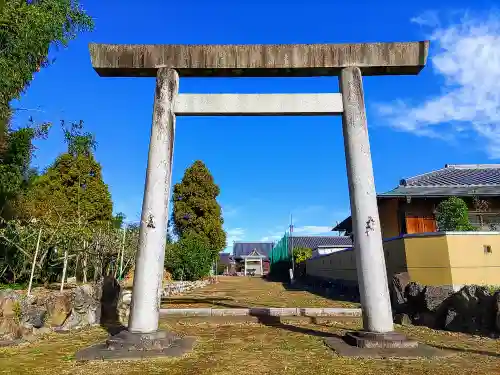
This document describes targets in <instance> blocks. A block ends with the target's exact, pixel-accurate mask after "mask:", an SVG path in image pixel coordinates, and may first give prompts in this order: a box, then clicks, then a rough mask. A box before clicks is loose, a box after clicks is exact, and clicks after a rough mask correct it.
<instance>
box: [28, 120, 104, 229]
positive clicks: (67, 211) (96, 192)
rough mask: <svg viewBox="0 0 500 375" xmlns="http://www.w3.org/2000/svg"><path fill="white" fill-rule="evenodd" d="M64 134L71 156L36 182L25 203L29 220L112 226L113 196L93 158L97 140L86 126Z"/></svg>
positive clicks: (64, 156) (61, 157) (76, 126)
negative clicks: (87, 130)
mask: <svg viewBox="0 0 500 375" xmlns="http://www.w3.org/2000/svg"><path fill="white" fill-rule="evenodd" d="M63 125H64V124H63ZM64 133H65V139H66V142H67V144H68V152H66V153H64V154H62V155H59V156H58V157H57V158H56V160H55V162H54V163H53V164H52V165H51V166H50V167H49V168H48V169H47V171H46V172H45V173H44V174H42V175H41V176H39V177H37V178H36V179H35V180H34V182H33V186H32V188H31V189H30V190H29V191H28V193H27V194H26V195H25V199H24V201H23V206H24V207H25V208H26V212H27V213H28V216H30V217H42V216H44V217H47V216H48V217H50V218H51V219H52V220H53V221H58V220H59V219H60V218H64V220H65V221H74V222H75V223H79V224H85V223H98V222H101V223H102V222H112V219H113V216H112V209H113V204H112V201H111V194H110V193H109V189H108V186H107V185H106V184H105V183H104V181H103V179H102V172H101V165H100V164H99V163H98V162H97V161H96V160H95V158H94V155H93V151H94V150H95V148H96V142H95V139H94V136H93V135H92V134H90V133H87V132H84V131H83V123H82V122H79V123H76V124H71V125H70V126H69V127H67V128H64Z"/></svg>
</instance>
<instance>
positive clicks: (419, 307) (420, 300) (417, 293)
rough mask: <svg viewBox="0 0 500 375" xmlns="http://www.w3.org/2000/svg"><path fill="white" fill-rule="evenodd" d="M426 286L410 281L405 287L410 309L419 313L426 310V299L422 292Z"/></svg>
mask: <svg viewBox="0 0 500 375" xmlns="http://www.w3.org/2000/svg"><path fill="white" fill-rule="evenodd" d="M423 289H424V287H423V286H422V285H420V284H418V283H415V282H410V283H409V284H408V285H407V286H406V288H405V294H404V295H405V298H406V305H407V308H408V309H409V311H411V312H414V313H417V312H421V311H424V310H425V300H424V295H423V293H422V291H423Z"/></svg>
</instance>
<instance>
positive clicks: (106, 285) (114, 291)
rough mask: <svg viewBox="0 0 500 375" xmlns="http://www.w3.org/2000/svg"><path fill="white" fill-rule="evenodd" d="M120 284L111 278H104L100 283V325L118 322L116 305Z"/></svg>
mask: <svg viewBox="0 0 500 375" xmlns="http://www.w3.org/2000/svg"><path fill="white" fill-rule="evenodd" d="M119 298H120V284H119V283H118V281H117V280H116V279H115V278H113V277H105V278H104V279H103V281H102V293H101V299H100V303H101V324H117V323H118V322H119V316H118V303H119Z"/></svg>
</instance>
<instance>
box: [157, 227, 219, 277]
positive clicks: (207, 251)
mask: <svg viewBox="0 0 500 375" xmlns="http://www.w3.org/2000/svg"><path fill="white" fill-rule="evenodd" d="M213 254H214V251H213V250H212V249H211V248H210V245H209V242H208V240H207V239H206V238H205V237H203V236H201V235H197V234H188V235H185V236H184V237H182V238H181V239H180V240H179V241H178V242H176V243H174V244H170V245H167V251H166V252H165V269H166V270H167V271H168V272H170V273H171V274H172V277H173V278H174V280H186V281H195V280H200V279H202V278H203V277H205V276H208V275H209V273H210V270H211V268H212V265H213V262H214V259H213Z"/></svg>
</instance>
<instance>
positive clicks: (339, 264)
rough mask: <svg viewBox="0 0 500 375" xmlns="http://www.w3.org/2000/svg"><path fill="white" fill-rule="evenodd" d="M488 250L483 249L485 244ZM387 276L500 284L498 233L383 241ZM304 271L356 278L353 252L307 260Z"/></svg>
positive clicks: (423, 281)
mask: <svg viewBox="0 0 500 375" xmlns="http://www.w3.org/2000/svg"><path fill="white" fill-rule="evenodd" d="M486 245H489V246H490V247H491V253H488V252H485V248H484V247H485V246H486ZM384 253H385V259H386V266H387V276H388V279H389V280H390V279H391V277H392V276H393V275H394V274H395V273H399V272H405V271H407V272H408V274H409V276H410V279H411V280H412V281H416V282H418V283H420V284H423V285H435V286H438V285H455V286H457V287H459V286H461V285H464V284H478V285H500V233H498V232H462V233H460V232H448V233H445V232H441V233H419V234H415V235H406V236H403V237H399V238H395V239H392V240H386V241H384ZM306 268H307V274H308V275H311V276H315V277H320V278H324V279H332V280H346V281H356V280H357V276H356V259H355V255H354V251H349V250H348V251H339V252H337V253H333V254H330V255H325V256H322V257H319V258H315V259H310V260H308V261H307V266H306Z"/></svg>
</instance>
